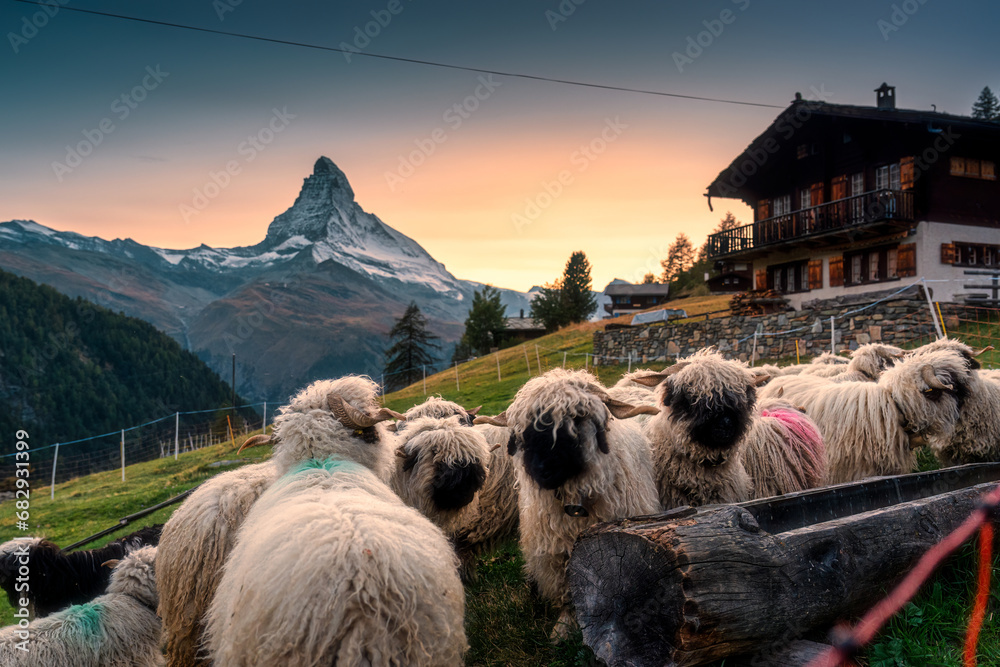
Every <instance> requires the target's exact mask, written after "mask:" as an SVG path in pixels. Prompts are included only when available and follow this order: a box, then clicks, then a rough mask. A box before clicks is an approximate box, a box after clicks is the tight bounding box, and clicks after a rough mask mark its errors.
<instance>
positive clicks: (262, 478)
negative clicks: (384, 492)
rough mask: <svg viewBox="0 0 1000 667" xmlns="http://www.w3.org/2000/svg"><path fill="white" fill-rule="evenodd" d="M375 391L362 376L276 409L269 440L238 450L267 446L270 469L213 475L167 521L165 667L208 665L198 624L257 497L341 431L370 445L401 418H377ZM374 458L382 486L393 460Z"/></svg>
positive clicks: (324, 385) (161, 572)
mask: <svg viewBox="0 0 1000 667" xmlns="http://www.w3.org/2000/svg"><path fill="white" fill-rule="evenodd" d="M376 388H377V385H376V384H375V383H374V382H373V381H372V380H371V379H369V378H367V377H361V376H347V377H344V378H340V379H338V380H323V381H319V382H315V383H313V384H312V385H310V386H309V387H307V388H306V389H304V390H302V391H301V392H300V393H299V394H297V395H296V396H295V397H293V398H292V400H291V402H290V403H289V405H287V406H284V407H282V408H281V411H280V412H281V414H280V415H279V416H278V417H277V418H276V419H275V421H274V429H273V432H272V434H271V435H270V436H255V437H254V438H250V439H249V440H247V442H245V443H244V445H243V447H247V446H253V445H257V444H262V443H266V442H270V441H272V440H273V441H274V443H275V447H274V456H273V458H272V459H271V460H270V461H267V462H265V463H258V464H252V465H248V466H244V467H242V468H239V469H237V470H232V471H228V472H225V473H223V474H221V475H216V476H215V477H213V478H211V479H209V480H208V481H206V482H204V483H203V484H202V485H201V487H199V488H198V490H197V491H195V492H194V493H193V494H191V497H189V498H188V499H187V500H186V501H185V502H184V504H183V505H181V507H180V508H178V509H177V511H176V512H174V514H173V516H171V518H170V520H169V521H168V522H167V524H166V526H165V527H164V530H163V537H162V539H161V542H160V555H159V567H158V568H157V570H158V574H157V584H158V585H159V587H160V607H159V613H160V617H161V618H162V619H163V636H164V643H165V646H166V654H167V662H168V664H169V665H173V666H178V667H179V666H181V665H185V666H186V665H204V664H208V663H207V660H206V657H205V656H204V655H203V654H201V653H200V650H199V649H200V646H201V643H202V635H203V632H204V622H203V617H204V614H205V612H206V611H207V609H208V606H209V603H210V602H211V600H212V598H213V597H214V595H215V593H216V589H217V586H218V583H219V580H220V578H221V576H222V572H221V569H222V565H223V563H224V562H225V560H226V558H227V556H228V555H229V553H230V552H231V551H232V549H233V546H234V544H235V541H236V536H237V534H238V532H239V529H240V527H241V525H242V523H243V521H244V519H245V517H246V516H247V513H248V512H249V511H250V508H251V507H252V506H253V504H254V503H255V502H256V501H257V499H258V498H259V497H260V496H261V494H262V493H264V491H265V490H266V489H267V488H268V487H269V486H270V485H271V484H273V483H274V482H275V480H277V479H278V478H279V477H280V476H281V475H282V474H283V473H284V472H286V471H287V470H289V469H290V468H292V467H294V466H295V465H296V464H297V463H300V462H302V461H305V460H308V459H310V458H320V459H322V458H325V456H326V455H327V454H328V447H329V445H328V441H329V439H330V438H331V437H334V436H336V437H339V435H340V433H341V432H342V431H343V430H344V429H345V428H349V429H351V430H352V431H354V432H355V434H356V435H357V436H358V437H359V438H361V439H376V438H377V436H378V434H379V433H380V431H379V430H378V428H379V427H378V422H381V421H384V420H386V419H388V418H390V417H397V418H398V417H400V416H401V415H399V414H398V413H395V412H392V411H391V410H386V409H382V410H379V411H377V412H375V408H376V405H375V396H376ZM366 411H369V412H374V413H375V414H374V416H370V415H368V414H367V413H366ZM345 425H346V426H345ZM241 449H242V448H241ZM372 456H379V458H375V459H371V460H370V461H368V463H369V464H370V465H371V466H372V467H373V468H376V469H378V471H379V473H378V474H379V476H380V479H388V477H389V473H390V471H391V470H392V463H393V461H392V456H391V453H381V454H380V453H378V452H373V453H372Z"/></svg>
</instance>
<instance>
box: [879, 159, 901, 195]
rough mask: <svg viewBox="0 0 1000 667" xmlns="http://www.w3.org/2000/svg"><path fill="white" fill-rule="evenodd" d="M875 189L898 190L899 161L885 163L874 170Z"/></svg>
mask: <svg viewBox="0 0 1000 667" xmlns="http://www.w3.org/2000/svg"><path fill="white" fill-rule="evenodd" d="M875 189H876V190H899V189H900V183H899V163H893V164H887V165H885V166H882V167H879V168H878V169H876V170H875Z"/></svg>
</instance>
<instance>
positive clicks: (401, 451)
mask: <svg viewBox="0 0 1000 667" xmlns="http://www.w3.org/2000/svg"><path fill="white" fill-rule="evenodd" d="M396 456H398V457H399V458H401V459H405V458H406V449H405V448H403V447H397V448H396Z"/></svg>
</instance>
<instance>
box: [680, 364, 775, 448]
mask: <svg viewBox="0 0 1000 667" xmlns="http://www.w3.org/2000/svg"><path fill="white" fill-rule="evenodd" d="M756 400H757V390H756V389H755V388H754V387H753V385H750V384H747V385H744V386H742V387H740V388H739V389H738V390H736V391H734V390H733V389H732V388H730V387H726V388H713V389H712V391H710V392H707V393H700V392H694V391H692V389H691V387H688V386H680V387H678V386H675V385H674V384H673V383H672V382H670V381H668V382H667V384H666V387H665V390H664V393H663V405H664V406H665V407H666V408H667V410H668V412H669V414H670V418H671V419H673V420H675V421H678V422H684V423H685V424H686V428H687V430H688V432H689V433H690V434H691V439H692V440H693V441H694V442H696V443H697V444H699V445H701V446H702V447H705V448H706V449H709V450H713V451H723V450H728V449H731V448H733V447H735V446H737V445H738V444H739V442H740V440H742V439H743V436H744V435H746V432H747V429H749V427H750V420H751V412H752V411H753V407H754V404H755V403H756Z"/></svg>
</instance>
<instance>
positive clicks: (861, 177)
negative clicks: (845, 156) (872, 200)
mask: <svg viewBox="0 0 1000 667" xmlns="http://www.w3.org/2000/svg"><path fill="white" fill-rule="evenodd" d="M864 191H865V174H864V172H858V173H857V174H851V197H854V199H852V200H851V220H852V221H853V222H858V221H860V220H863V219H864V217H865V203H864V201H863V200H862V199H861V197H859V196H858V195H861V194H864Z"/></svg>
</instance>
